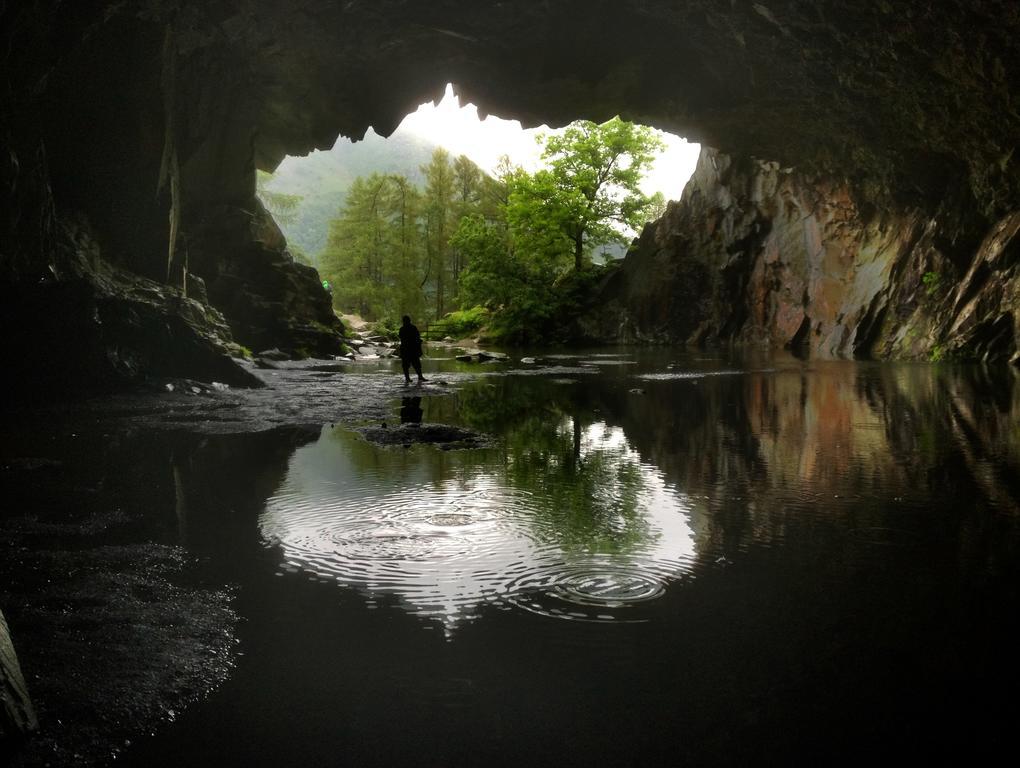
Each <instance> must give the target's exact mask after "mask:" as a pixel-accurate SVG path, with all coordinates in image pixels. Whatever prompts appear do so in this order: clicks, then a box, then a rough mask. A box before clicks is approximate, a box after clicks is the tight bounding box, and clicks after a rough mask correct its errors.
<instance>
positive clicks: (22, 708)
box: [0, 611, 39, 739]
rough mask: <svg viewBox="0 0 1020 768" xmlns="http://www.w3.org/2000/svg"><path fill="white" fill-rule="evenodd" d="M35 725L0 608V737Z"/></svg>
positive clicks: (29, 730)
mask: <svg viewBox="0 0 1020 768" xmlns="http://www.w3.org/2000/svg"><path fill="white" fill-rule="evenodd" d="M38 727H39V722H38V720H37V719H36V716H35V709H34V708H33V707H32V701H31V699H30V698H29V696H28V687H27V686H26V685H25V676H24V675H23V674H22V672H21V665H20V664H18V656H17V654H16V653H15V652H14V641H13V639H12V638H11V631H10V628H9V627H8V626H7V621H6V619H4V614H3V611H0V739H3V738H14V737H18V736H24V735H26V734H28V733H31V732H32V731H35V730H36V729H38Z"/></svg>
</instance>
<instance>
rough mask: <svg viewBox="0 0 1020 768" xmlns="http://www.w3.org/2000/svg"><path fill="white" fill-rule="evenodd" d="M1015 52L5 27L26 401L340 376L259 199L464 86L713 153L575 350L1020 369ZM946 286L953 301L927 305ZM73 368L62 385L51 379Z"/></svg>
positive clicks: (652, 11) (617, 20)
mask: <svg viewBox="0 0 1020 768" xmlns="http://www.w3.org/2000/svg"><path fill="white" fill-rule="evenodd" d="M1015 23H1016V11H1015V10H1014V9H1012V8H1011V7H1010V6H1009V5H1008V4H996V3H990V4H982V5H980V6H976V7H975V6H972V5H966V4H944V5H941V6H939V7H938V8H924V9H921V8H913V7H907V8H902V9H894V8H892V7H890V6H884V5H882V4H878V3H876V4H868V5H863V6H853V7H851V6H849V5H846V4H843V3H839V2H833V3H824V4H811V5H809V4H805V3H795V2H786V3H773V4H771V5H768V6H767V5H765V4H752V5H750V6H748V7H740V8H736V7H735V8H733V9H730V10H725V11H722V10H719V9H718V8H716V7H715V6H713V5H712V4H709V3H694V2H692V3H684V4H682V5H680V6H678V7H674V6H673V5H671V4H656V3H652V4H642V5H640V6H634V7H630V6H619V5H617V4H610V3H594V4H584V5H583V7H582V5H581V4H576V3H559V4H556V7H555V8H546V7H544V6H539V5H537V4H532V3H508V4H502V5H500V6H497V7H496V8H492V9H490V8H485V9H482V8H466V7H464V6H462V5H460V4H457V3H443V4H439V5H435V6H432V7H429V8H428V9H416V8H412V7H409V6H407V5H406V4H399V3H396V4H389V3H384V4H381V5H380V4H373V5H372V6H371V8H369V7H368V6H367V5H363V4H360V3H353V4H347V5H344V6H343V7H331V6H328V5H326V4H322V3H312V4H307V5H306V4H297V5H294V6H291V7H288V8H286V9H284V8H282V7H278V5H277V4H274V3H269V2H264V3H261V2H248V3H211V4H204V5H198V4H190V3H185V4H183V5H182V6H181V7H178V6H176V5H167V6H165V7H164V6H163V5H161V4H159V3H155V4H150V5H149V6H147V7H146V8H145V9H135V8H129V7H124V8H121V7H112V6H109V5H107V4H104V3H101V2H95V3H87V4H82V5H81V6H80V7H77V8H76V9H75V10H74V11H73V12H71V11H68V10H67V9H64V8H61V7H59V6H58V5H56V4H53V5H47V4H37V5H33V6H32V7H30V8H29V7H26V8H18V9H15V8H8V9H6V10H5V11H4V29H5V39H6V41H7V53H6V58H5V65H6V66H5V68H6V70H7V71H8V72H9V73H10V74H9V81H10V87H9V88H8V91H7V93H6V94H5V96H4V99H5V103H6V108H5V110H4V115H5V118H4V123H5V125H4V141H5V144H6V145H7V148H8V151H7V152H6V153H5V161H4V184H3V195H4V209H5V210H6V211H7V212H8V214H7V216H6V217H5V222H4V233H3V242H4V247H3V251H4V252H3V266H2V272H3V285H4V288H3V290H4V296H5V300H4V302H3V303H4V307H5V310H4V311H5V326H6V327H14V325H15V324H16V323H17V324H21V325H25V326H27V327H28V329H29V330H30V331H33V333H29V334H26V335H19V336H18V338H17V339H11V340H9V343H15V344H16V343H18V341H19V340H24V341H26V342H28V343H27V344H25V345H24V348H19V349H18V352H17V353H13V354H12V355H11V357H12V358H13V359H14V360H17V361H24V364H23V368H22V371H23V375H20V376H17V377H15V379H16V380H18V381H22V380H26V379H29V380H32V381H33V382H36V383H40V384H45V383H47V382H49V383H57V382H61V381H65V382H66V381H67V380H68V377H67V376H66V375H64V372H65V371H67V370H70V371H71V372H72V378H75V379H77V380H79V381H93V382H96V381H119V380H124V379H128V380H131V379H137V378H139V377H141V376H145V375H152V374H155V375H159V374H161V373H162V374H170V373H181V374H190V375H194V376H197V377H199V378H204V379H205V380H211V379H213V378H217V377H218V378H221V379H230V380H231V381H234V382H238V383H240V382H241V381H242V380H244V378H245V377H244V375H243V372H233V371H231V370H230V366H229V362H227V361H226V359H227V358H226V356H227V354H228V353H229V350H230V347H229V344H230V343H231V342H234V343H239V344H242V345H244V346H246V347H248V348H250V349H265V348H270V347H278V348H280V349H282V350H284V351H286V352H287V353H290V354H295V355H316V354H317V355H329V354H331V353H336V352H337V351H339V348H340V344H341V338H342V337H341V334H342V328H341V327H340V326H339V325H338V323H337V322H336V320H335V318H334V317H333V316H332V313H331V312H330V311H329V307H328V305H327V303H326V301H325V297H324V296H323V295H322V291H320V290H318V281H317V280H316V279H315V276H314V275H313V274H312V273H310V272H309V271H308V270H306V269H303V268H302V267H300V266H298V265H295V264H293V263H292V259H290V258H289V256H288V253H287V250H286V242H285V240H284V238H283V237H282V235H281V233H280V231H279V228H278V227H277V226H275V223H274V222H273V221H272V218H271V216H269V215H268V214H267V213H266V211H265V210H264V209H263V208H262V206H261V205H260V204H259V203H258V201H257V199H256V197H255V194H254V177H255V170H256V168H259V169H263V170H272V169H274V168H275V167H276V165H277V164H278V163H279V162H280V161H281V160H282V158H283V157H284V156H285V155H286V154H288V153H289V154H303V153H307V152H309V151H311V150H312V149H315V148H328V147H330V146H332V143H333V141H334V140H335V139H336V137H337V136H338V135H341V134H342V135H344V136H349V137H353V138H358V137H360V136H361V135H363V134H364V132H365V131H366V130H367V128H368V127H369V126H374V128H375V130H376V131H377V132H378V133H380V134H381V135H386V134H387V133H388V132H390V131H392V130H393V128H394V127H395V126H396V125H397V124H398V123H399V121H400V120H401V119H402V118H403V116H404V115H405V114H407V113H408V112H410V111H411V110H412V109H413V107H414V106H415V105H416V104H418V103H420V102H421V101H424V100H426V99H427V98H429V97H433V96H436V95H438V93H439V92H441V89H442V86H443V84H445V83H446V82H447V81H450V82H455V83H457V87H458V90H459V92H460V93H462V94H463V95H464V96H465V97H466V98H467V99H468V100H470V101H472V102H474V103H475V104H477V105H479V106H480V108H481V110H482V111H483V112H491V113H493V114H498V115H500V116H504V117H514V118H518V119H520V120H521V121H523V122H524V124H525V125H533V124H538V123H541V122H544V123H548V124H550V125H562V124H565V123H567V122H569V121H570V120H571V119H575V118H578V117H584V118H590V119H594V120H604V119H607V118H609V117H611V116H613V115H615V114H620V115H622V116H624V117H626V118H629V119H634V120H637V121H641V122H643V123H647V124H650V125H653V126H657V127H660V128H662V129H665V130H669V131H671V132H674V133H677V134H679V135H683V136H687V137H690V138H691V140H693V141H698V142H701V143H702V144H703V145H705V146H706V147H710V148H712V149H706V150H705V156H704V158H703V162H702V167H701V169H700V170H699V173H698V174H696V177H695V181H694V182H693V184H692V185H691V187H690V193H689V194H688V195H686V196H685V199H684V200H683V201H680V202H678V203H675V204H674V205H673V206H671V208H670V209H669V211H668V212H667V214H666V216H665V217H664V218H663V220H662V221H661V222H660V223H659V224H658V225H657V228H656V226H653V227H650V228H649V231H648V232H646V234H645V236H644V238H643V239H642V241H641V242H640V243H639V244H637V246H636V248H635V253H634V255H633V257H632V258H631V259H630V264H628V267H627V275H626V276H625V277H620V278H618V279H617V280H616V281H615V282H616V283H617V284H616V285H609V286H606V288H605V294H604V295H603V297H602V298H601V299H600V301H599V302H598V303H599V306H600V307H604V306H610V307H612V309H613V313H612V314H613V317H611V318H607V317H606V315H607V313H606V312H600V313H598V314H599V315H601V316H594V317H581V318H579V320H578V323H577V329H576V333H577V335H578V336H579V337H582V338H584V337H588V338H596V339H597V338H600V337H603V338H604V337H605V336H607V334H611V333H612V332H611V331H607V330H606V329H607V328H610V329H612V328H620V327H627V328H631V327H632V326H633V333H632V334H631V335H632V336H633V337H634V338H636V339H646V340H651V341H655V340H658V341H669V342H683V341H687V340H699V339H700V340H702V341H704V340H705V339H714V340H717V341H721V342H738V343H739V342H745V343H762V342H764V343H766V344H770V345H772V346H775V347H782V346H784V345H788V344H789V342H790V341H791V339H792V338H793V336H794V335H795V334H796V332H797V330H798V329H799V328H800V325H801V322H802V319H803V317H805V316H807V317H810V318H811V322H812V323H813V325H814V326H815V327H816V329H818V334H817V339H816V341H815V342H813V345H812V349H813V351H814V352H816V353H818V354H824V355H828V356H852V355H855V354H856V355H858V356H860V355H870V356H875V357H892V358H913V359H917V358H925V357H927V356H930V354H931V351H932V350H933V349H935V348H938V349H943V350H947V351H950V352H952V353H954V354H956V355H958V356H960V357H968V356H969V357H975V358H976V357H981V358H983V359H1000V358H1008V357H1010V356H1011V352H1010V348H1009V346H1008V344H1003V345H999V346H993V347H991V348H986V346H984V345H983V344H982V343H980V342H979V341H978V337H979V336H980V334H977V335H975V333H976V332H975V329H976V328H979V327H986V326H989V325H995V324H996V323H998V322H1003V320H1002V318H1006V317H1007V316H1010V315H1012V316H1013V317H1017V316H1020V315H1017V314H1016V313H1014V312H1012V309H1013V307H1015V304H1016V296H1017V282H1016V279H1015V278H1016V275H1015V269H1016V267H1015V260H1014V259H1013V258H1012V257H1011V254H1012V253H1013V252H1014V251H1015V247H1011V244H1012V242H1013V237H1014V232H1015V217H1014V212H1015V210H1016V207H1017V200H1018V195H1020V187H1018V182H1017V176H1018V174H1017V170H1016V161H1015V159H1014V158H1013V149H1014V146H1015V137H1016V129H1017V125H1016V117H1015V108H1014V105H1013V104H1012V98H1013V93H1014V87H1013V86H1014V82H1013V79H1012V78H1014V77H1015V75H1014V74H1013V73H1014V71H1015V70H1016V67H1015V66H1014V65H1015V63H1016V60H1015V58H1016V52H1015V50H1014V48H1015V47H1014V46H1013V45H1012V36H1011V32H1012V30H1013V29H1014V25H1015ZM606 29H612V30H613V34H612V36H611V38H609V39H605V34H604V30H606ZM763 227H764V229H765V230H768V231H769V232H770V233H771V234H770V235H769V236H764V235H763V234H761V233H762V232H763V231H764V230H763ZM734 249H738V250H741V249H742V252H745V251H746V254H745V257H743V258H742V259H741V258H740V257H738V256H736V255H735V253H734ZM662 262H668V265H667V269H666V270H665V271H666V272H667V273H668V272H670V271H672V272H676V271H677V270H679V271H680V272H682V273H684V274H688V273H691V272H692V271H694V272H698V271H708V272H711V273H713V283H714V284H715V289H714V290H715V295H714V297H713V298H712V300H711V301H705V302H703V303H704V304H705V305H706V306H703V307H701V308H699V310H698V311H697V312H694V313H692V312H690V311H686V308H685V311H679V310H678V308H677V307H676V306H675V301H674V300H673V298H671V297H673V295H674V294H675V291H676V288H675V286H673V285H670V281H669V280H668V279H666V280H658V279H656V278H655V277H654V274H655V270H656V264H658V265H659V266H660V267H661V266H662ZM979 265H980V268H979ZM742 272H744V273H746V274H741V273H742ZM927 272H934V273H936V274H939V275H943V276H945V278H946V279H945V281H944V283H945V284H952V285H953V286H954V291H952V292H948V291H947V292H946V295H943V296H939V297H938V298H939V299H940V301H937V302H936V301H934V300H924V299H925V298H926V297H925V296H924V295H923V290H922V288H923V286H922V285H921V283H920V278H921V277H922V276H923V275H924V274H925V273H927ZM717 273H728V274H729V275H730V277H729V278H719V279H716V278H717ZM141 281H145V282H141ZM734 286H735V287H734ZM734 291H735V293H734ZM681 292H682V291H681ZM805 292H807V293H808V294H809V295H808V296H807V298H806V301H805V298H804V296H803V295H802V294H803V293H805ZM950 293H951V294H952V295H949V294H950ZM183 299H187V300H188V301H187V302H184V304H182V305H181V304H179V302H180V301H181V300H183ZM193 302H194V303H193ZM648 304H651V305H653V306H655V307H656V308H657V309H656V310H655V312H653V313H652V314H655V315H656V316H655V317H650V316H648V312H647V311H646V310H645V309H642V307H643V306H645V305H648ZM763 304H767V305H769V306H768V307H766V308H765V309H762V308H761V305H763ZM179 306H184V307H186V308H187V309H186V311H181V310H180V309H179ZM58 308H59V309H58ZM880 315H881V316H883V317H884V318H886V319H887V322H886V325H885V326H884V327H883V328H880V329H875V328H871V327H870V326H869V325H868V320H869V319H870V318H875V317H877V316H880ZM26 318H30V319H28V320H27V322H26ZM100 325H101V326H102V328H100ZM865 326H868V327H867V332H866V333H864V330H865ZM908 330H909V331H912V332H911V333H910V334H909V336H910V340H909V341H908V340H907V339H906V335H907V334H906V333H905V331H908ZM859 332H861V333H862V334H863V335H865V336H867V337H868V338H867V343H866V344H864V343H861V341H860V340H858V339H857V338H856V337H857V335H858V333H859ZM1013 335H1014V336H1015V335H1016V333H1015V331H1014V334H1013ZM53 338H62V339H65V340H66V343H64V344H62V345H61V346H62V349H63V354H62V355H61V357H62V362H61V363H60V364H59V365H55V364H54V363H53V361H52V357H53V356H52V354H47V355H45V356H43V357H41V358H40V356H39V355H38V354H35V355H33V354H32V351H33V350H39V349H40V348H45V347H47V346H48V345H49V343H51V342H49V343H48V342H47V339H53ZM1004 338H1005V337H1004ZM610 339H612V336H611V335H610ZM74 372H77V373H74ZM214 374H215V375H214Z"/></svg>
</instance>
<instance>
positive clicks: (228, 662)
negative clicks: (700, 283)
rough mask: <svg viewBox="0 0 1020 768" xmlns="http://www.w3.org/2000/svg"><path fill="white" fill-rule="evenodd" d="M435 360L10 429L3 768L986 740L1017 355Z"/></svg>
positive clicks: (1016, 631) (803, 754)
mask: <svg viewBox="0 0 1020 768" xmlns="http://www.w3.org/2000/svg"><path fill="white" fill-rule="evenodd" d="M433 354H434V356H433V358H432V359H430V360H427V361H426V375H428V376H429V378H430V381H429V382H428V383H427V384H425V385H423V386H414V385H412V386H410V387H405V386H404V385H403V383H402V381H401V378H400V376H399V374H395V373H394V371H395V370H396V367H397V364H396V363H393V362H390V361H385V360H381V361H375V362H371V363H336V364H333V363H329V364H323V363H321V362H319V363H314V362H306V363H301V364H297V363H283V364H281V367H280V368H278V369H272V370H260V371H259V372H258V374H259V375H260V376H262V377H263V378H265V379H266V381H267V382H268V383H269V385H270V386H269V387H268V388H267V389H265V390H258V391H253V392H238V391H233V390H229V389H226V390H224V389H222V388H218V387H203V386H199V385H194V389H192V385H191V384H188V383H182V382H177V383H175V385H174V388H173V391H166V390H165V389H162V390H160V391H159V392H156V393H151V392H150V393H145V394H136V395H133V396H125V397H118V398H115V399H107V400H104V401H90V402H88V403H86V404H78V405H75V406H64V407H60V408H51V409H49V410H48V411H46V412H42V413H40V412H33V413H31V414H11V417H10V418H8V419H6V420H5V427H4V429H5V435H4V440H3V455H2V457H0V458H2V459H3V462H2V464H3V467H4V470H3V472H2V473H0V481H2V488H0V490H2V492H3V493H4V497H5V498H6V499H8V500H9V501H10V502H11V503H10V504H6V505H5V509H4V512H3V513H0V540H2V541H3V542H4V546H5V549H4V559H3V562H2V564H0V606H2V607H3V609H4V611H5V613H6V614H7V618H8V621H9V623H10V624H11V628H12V631H13V633H14V639H15V642H16V643H17V644H18V647H19V653H20V655H21V656H22V666H23V668H25V671H26V677H27V678H28V682H29V685H30V688H31V689H32V692H33V694H34V696H35V698H36V700H37V705H38V707H39V709H40V715H41V718H42V720H43V728H44V737H43V739H42V740H40V741H39V742H37V744H36V746H34V747H31V748H30V750H31V749H34V750H35V751H34V752H32V751H29V752H22V753H21V755H20V757H19V758H18V759H20V760H21V761H22V762H23V763H25V764H33V762H32V760H34V759H36V758H38V757H39V755H40V754H45V755H46V756H47V759H50V760H51V762H52V763H53V764H54V765H62V764H82V763H86V762H88V761H94V762H104V761H106V762H108V761H110V760H112V759H113V756H114V755H116V756H117V759H116V762H117V764H127V765H138V766H161V765H167V766H169V765H174V766H176V765H227V766H231V765H237V766H242V765H244V766H248V765H268V764H283V765H303V764H309V765H310V764H320V765H358V766H362V765H430V766H431V765H442V766H450V765H478V764H486V765H510V764H531V765H591V764H602V765H641V766H646V765H667V764H668V765H675V764H678V763H680V762H684V761H686V762H693V763H695V764H746V763H763V762H764V763H777V762H786V763H790V762H796V763H806V762H824V763H844V762H857V761H860V760H869V761H872V760H883V761H884V760H892V759H909V760H911V761H918V760H923V759H931V758H934V757H941V758H943V759H945V758H946V757H950V758H957V759H967V760H977V759H981V758H983V757H986V756H990V755H992V754H994V753H995V750H996V749H997V748H1000V747H1001V748H1005V747H1008V739H1009V737H1010V733H1011V728H1012V724H1013V723H1015V722H1016V717H1017V715H1018V714H1020V713H1018V711H1017V710H1018V707H1017V705H1016V703H1015V701H1013V700H1011V699H1010V698H1009V697H1011V696H1012V693H1011V692H1012V691H1013V690H1015V686H1016V684H1017V683H1018V682H1020V662H1018V661H1017V659H1016V654H1015V647H1016V644H1017V641H1018V640H1020V619H1018V615H1017V612H1016V610H1015V606H1016V605H1017V597H1018V594H1017V593H1018V591H1020V578H1018V577H1020V557H1018V556H1020V552H1018V545H1020V472H1018V469H1020V382H1018V381H1017V377H1016V375H1015V374H1014V373H1013V372H1012V371H1009V370H1005V369H995V370H985V369H981V368H975V367H952V366H930V365H914V364H873V363H852V362H827V361H813V362H812V361H808V362H804V361H799V360H795V359H792V358H785V357H768V358H757V359H755V358H750V359H749V358H734V357H727V356H715V355H706V354H703V353H698V354H689V353H683V352H679V351H669V350H655V351H652V352H649V351H635V350H627V349H622V350H609V351H606V350H602V351H598V352H594V353H585V354H562V353H551V354H546V355H545V356H543V355H542V353H541V352H528V353H527V355H529V357H528V358H526V359H527V362H522V360H521V357H520V356H514V355H511V359H509V360H507V361H504V362H490V363H459V362H457V361H455V360H453V359H452V358H453V353H452V352H451V353H449V354H448V355H446V354H445V353H442V352H438V353H436V352H434V353H433ZM444 356H445V357H448V358H449V359H437V358H440V357H444ZM532 359H533V360H534V362H531V360H532ZM1001 693H1006V698H1004V697H1003V696H1002V695H1000V694H1001ZM121 702H125V703H124V704H123V706H122V705H121ZM97 712H98V713H102V716H96V714H95V713H97ZM148 733H152V734H154V735H151V736H148V735H145V734H148ZM76 755H78V756H77V757H76ZM29 758H31V759H29Z"/></svg>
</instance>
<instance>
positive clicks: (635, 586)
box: [556, 573, 666, 608]
mask: <svg viewBox="0 0 1020 768" xmlns="http://www.w3.org/2000/svg"><path fill="white" fill-rule="evenodd" d="M665 591H666V590H665V588H664V587H663V586H662V584H661V583H660V582H658V581H656V580H654V579H651V578H648V577H646V576H642V575H640V574H636V573H591V574H584V575H578V576H575V577H573V578H571V579H567V580H565V581H564V582H562V583H560V584H557V585H556V592H557V596H558V597H562V598H563V599H564V600H568V601H570V602H572V603H578V604H581V605H601V606H605V607H610V608H617V607H621V606H625V605H628V604H631V603H639V602H644V601H645V600H654V599H655V598H657V597H659V596H661V595H662V594H663V593H664V592H665Z"/></svg>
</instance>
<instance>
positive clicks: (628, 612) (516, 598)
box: [507, 565, 666, 623]
mask: <svg viewBox="0 0 1020 768" xmlns="http://www.w3.org/2000/svg"><path fill="white" fill-rule="evenodd" d="M665 592H666V587H665V583H664V580H663V579H662V578H661V577H659V576H658V575H656V574H654V573H643V572H641V571H640V570H638V569H637V567H635V568H633V569H632V568H611V567H606V566H599V565H592V566H590V567H585V566H566V565H564V566H561V567H560V568H554V567H549V568H547V569H544V570H541V571H536V572H534V573H531V574H528V575H526V576H524V577H521V578H520V579H519V580H518V581H517V582H515V583H514V584H512V585H511V586H510V593H509V594H508V596H507V601H508V602H509V603H511V604H513V605H516V606H518V607H520V608H523V609H524V610H526V611H530V612H531V613H536V614H539V615H541V616H548V617H550V618H557V619H567V620H569V621H593V622H629V623H635V622H643V621H647V620H648V619H647V618H646V617H644V616H642V615H640V611H638V610H636V609H638V608H639V607H640V606H641V605H642V604H644V603H647V602H649V601H651V600H654V599H656V598H658V597H661V596H662V595H663V594H665Z"/></svg>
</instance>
